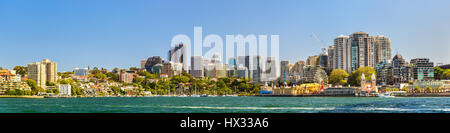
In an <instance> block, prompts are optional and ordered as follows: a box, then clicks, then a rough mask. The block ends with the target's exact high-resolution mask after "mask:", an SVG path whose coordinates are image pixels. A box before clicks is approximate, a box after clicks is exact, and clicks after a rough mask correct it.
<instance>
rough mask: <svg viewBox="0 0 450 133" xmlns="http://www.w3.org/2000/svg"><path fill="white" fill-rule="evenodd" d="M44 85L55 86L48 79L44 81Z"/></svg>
mask: <svg viewBox="0 0 450 133" xmlns="http://www.w3.org/2000/svg"><path fill="white" fill-rule="evenodd" d="M45 85H47V86H56V84H55V83H53V82H50V81H45Z"/></svg>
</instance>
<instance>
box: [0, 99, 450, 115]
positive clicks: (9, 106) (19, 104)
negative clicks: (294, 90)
mask: <svg viewBox="0 0 450 133" xmlns="http://www.w3.org/2000/svg"><path fill="white" fill-rule="evenodd" d="M366 112H371V113H450V98H446V97H444V98H442V97H439V98H434V97H433V98H431V97H428V98H417V97H414V98H412V97H411V98H377V97H126V98H125V97H104V98H44V99H26V98H0V113H366Z"/></svg>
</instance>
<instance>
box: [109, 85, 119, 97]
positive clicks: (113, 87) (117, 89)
mask: <svg viewBox="0 0 450 133" xmlns="http://www.w3.org/2000/svg"><path fill="white" fill-rule="evenodd" d="M109 88H111V90H112V91H113V92H114V94H116V95H118V94H120V91H121V90H120V88H119V87H117V86H110V87H109Z"/></svg>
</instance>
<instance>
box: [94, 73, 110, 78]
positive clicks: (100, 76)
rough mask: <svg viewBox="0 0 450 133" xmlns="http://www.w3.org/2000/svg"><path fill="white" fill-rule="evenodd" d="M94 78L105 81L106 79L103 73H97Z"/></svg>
mask: <svg viewBox="0 0 450 133" xmlns="http://www.w3.org/2000/svg"><path fill="white" fill-rule="evenodd" d="M94 77H95V78H97V79H106V78H107V76H106V75H105V74H103V73H97V74H95V76H94Z"/></svg>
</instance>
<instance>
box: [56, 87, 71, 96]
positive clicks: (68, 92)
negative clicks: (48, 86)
mask: <svg viewBox="0 0 450 133" xmlns="http://www.w3.org/2000/svg"><path fill="white" fill-rule="evenodd" d="M58 88H59V95H66V96H70V95H72V86H71V85H69V84H59V85H58Z"/></svg>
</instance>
